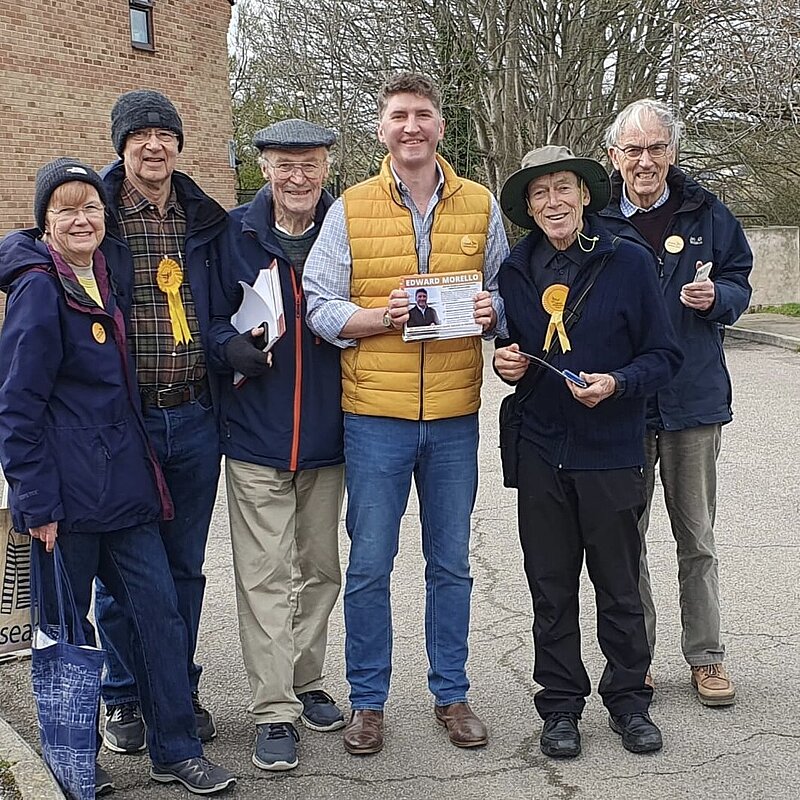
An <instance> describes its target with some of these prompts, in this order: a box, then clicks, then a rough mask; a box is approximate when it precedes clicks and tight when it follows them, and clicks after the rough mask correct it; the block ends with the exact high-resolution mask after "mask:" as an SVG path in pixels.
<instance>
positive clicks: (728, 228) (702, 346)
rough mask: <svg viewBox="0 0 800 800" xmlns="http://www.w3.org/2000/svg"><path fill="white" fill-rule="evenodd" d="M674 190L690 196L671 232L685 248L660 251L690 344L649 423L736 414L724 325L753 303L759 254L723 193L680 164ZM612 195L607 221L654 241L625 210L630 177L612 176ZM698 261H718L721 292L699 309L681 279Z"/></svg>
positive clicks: (687, 422) (673, 305)
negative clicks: (683, 295) (687, 302)
mask: <svg viewBox="0 0 800 800" xmlns="http://www.w3.org/2000/svg"><path fill="white" fill-rule="evenodd" d="M667 183H668V184H669V187H670V191H672V192H679V193H680V194H681V196H682V197H683V202H682V203H681V206H680V208H679V209H678V210H677V211H676V212H675V215H674V216H673V218H672V222H671V223H670V224H669V225H668V226H667V230H666V232H665V234H664V238H665V239H666V238H667V236H674V235H677V236H680V237H681V239H683V249H682V250H681V251H680V252H679V253H668V252H666V250H665V249H664V248H663V247H662V250H661V252H660V253H655V254H654V255H655V256H656V259H657V261H658V266H659V277H660V280H661V291H662V293H663V295H664V300H665V302H666V306H667V313H668V314H669V317H670V320H671V321H672V325H673V327H674V328H675V333H676V335H677V337H678V342H679V343H680V345H681V347H682V349H683V352H684V361H683V366H682V367H681V369H680V371H679V372H678V374H677V375H676V376H675V378H674V379H673V380H672V382H671V383H670V384H669V385H668V386H666V387H664V388H663V389H660V390H659V392H658V393H657V394H656V395H655V397H653V398H651V399H650V402H649V403H648V406H647V427H648V428H650V429H651V430H660V429H665V430H668V431H678V430H683V429H685V428H693V427H695V426H697V425H712V424H716V423H723V424H724V423H726V422H730V421H731V418H732V411H731V379H730V375H729V374H728V368H727V366H726V365H725V353H724V351H723V349H722V340H723V335H724V327H723V326H724V325H733V323H734V322H736V320H737V319H739V317H740V316H741V315H742V313H744V311H745V310H746V309H747V307H748V305H749V303H750V295H751V293H752V289H751V288H750V283H749V275H750V270H751V269H752V267H753V254H752V252H751V251H750V245H749V244H748V243H747V239H746V238H745V235H744V231H743V230H742V226H741V225H740V224H739V221H738V220H737V219H736V217H734V216H733V214H731V212H730V211H729V210H728V208H727V207H726V206H725V205H724V204H723V203H721V202H720V201H719V200H718V199H717V197H716V196H715V195H713V194H712V193H711V192H709V191H707V190H706V189H704V188H703V187H702V186H700V184H699V183H697V182H696V181H694V180H692V179H691V178H690V177H688V176H687V175H686V174H685V173H684V172H682V171H681V170H679V169H678V168H677V167H674V166H672V167H670V168H669V172H668V174H667ZM611 185H612V198H611V202H610V203H609V205H608V206H607V207H606V208H605V209H604V210H603V211H601V212H600V215H601V216H602V218H603V220H604V222H605V223H606V225H607V226H608V227H609V228H610V229H611V230H612V231H614V233H616V234H617V235H618V236H623V237H626V238H629V239H631V240H632V241H635V242H637V243H638V244H641V245H642V246H644V247H646V248H647V249H648V250H649V251H650V252H652V248H650V246H649V245H648V243H647V242H646V240H645V239H644V238H643V237H642V236H641V234H640V233H639V232H638V231H637V230H636V228H635V227H634V225H633V223H631V222H629V221H628V220H627V219H626V218H625V217H623V216H622V212H621V211H620V210H619V198H620V194H621V192H622V177H621V176H620V174H619V172H614V174H613V175H612V176H611ZM698 261H702V262H703V263H705V262H707V261H710V262H711V263H712V264H713V266H712V269H711V280H712V281H714V289H715V292H716V299H715V301H714V305H713V306H712V307H711V309H709V310H708V311H705V312H701V311H694V310H693V309H691V308H686V306H684V305H683V304H682V303H681V301H680V292H681V287H682V286H683V285H684V284H686V283H690V282H691V281H693V280H694V274H695V266H696V264H697V262H698Z"/></svg>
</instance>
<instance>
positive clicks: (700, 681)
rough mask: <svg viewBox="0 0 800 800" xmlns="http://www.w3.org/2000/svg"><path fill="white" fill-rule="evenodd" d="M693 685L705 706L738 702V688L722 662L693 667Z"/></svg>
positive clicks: (698, 697) (728, 704) (727, 704)
mask: <svg viewBox="0 0 800 800" xmlns="http://www.w3.org/2000/svg"><path fill="white" fill-rule="evenodd" d="M692 686H694V688H695V689H697V699H698V700H699V701H700V702H701V703H702V704H703V705H704V706H730V705H733V703H735V702H736V689H735V688H734V686H733V681H732V680H731V679H730V678H729V677H728V673H727V672H726V671H725V667H723V666H722V664H708V665H706V666H703V667H692Z"/></svg>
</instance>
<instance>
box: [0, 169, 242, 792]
mask: <svg viewBox="0 0 800 800" xmlns="http://www.w3.org/2000/svg"><path fill="white" fill-rule="evenodd" d="M104 206H105V191H104V186H103V182H102V179H101V178H100V176H99V175H98V174H97V173H96V172H95V171H94V170H93V169H92V168H91V167H89V166H88V165H86V164H83V163H81V162H80V161H78V160H76V159H73V158H59V159H56V160H55V161H52V162H50V163H48V164H46V165H44V166H43V167H42V168H41V169H40V170H39V172H38V174H37V176H36V187H35V198H34V216H35V219H36V225H37V227H36V228H33V229H30V230H20V231H14V232H12V233H10V234H9V235H8V236H7V237H6V238H5V239H3V241H2V242H0V288H2V291H3V292H5V293H6V294H7V295H8V298H7V302H6V316H5V323H4V325H3V328H2V332H0V376H2V378H1V379H0V462H2V467H3V471H4V473H5V477H6V480H7V483H8V488H9V505H10V508H11V514H12V518H13V522H14V527H15V529H16V530H18V531H21V532H27V533H29V534H30V535H31V537H32V538H33V540H34V541H33V543H32V544H33V547H32V552H31V558H32V560H34V564H35V566H37V567H38V569H37V570H34V575H39V576H41V577H40V578H38V579H35V580H34V581H33V583H34V585H33V586H32V589H33V592H34V594H35V596H37V597H38V598H40V600H41V604H42V606H43V610H44V620H40V623H41V624H42V625H45V623H46V622H50V623H55V622H57V621H58V614H57V613H56V611H55V609H56V608H57V602H56V592H57V587H56V581H57V578H56V575H57V574H58V573H57V571H56V570H55V565H54V559H55V556H54V555H53V551H54V550H55V549H56V547H57V548H58V552H59V556H60V560H61V562H62V563H63V565H64V568H65V570H64V571H65V577H66V581H67V582H68V584H69V587H70V588H71V590H72V594H73V596H74V599H75V605H76V608H77V619H79V620H80V627H81V629H82V630H81V631H76V630H71V631H70V640H71V641H73V642H75V641H77V643H78V644H80V643H81V641H82V639H85V640H86V641H87V642H89V643H92V644H93V643H94V642H95V634H94V630H93V628H92V626H91V624H90V623H89V621H88V619H87V616H88V613H89V605H90V602H91V597H92V583H93V581H94V578H95V576H97V577H99V578H100V579H101V580H102V581H103V583H104V584H105V586H106V587H107V588H108V589H109V590H110V591H111V593H112V594H113V595H114V597H115V598H116V599H117V601H118V602H119V603H120V604H121V605H122V606H123V608H124V609H125V613H126V615H128V616H129V617H130V618H132V619H134V620H135V621H136V625H134V626H133V630H134V632H135V635H136V636H137V638H138V642H137V648H136V650H137V656H138V657H137V659H136V661H137V663H136V665H135V670H136V677H137V680H138V682H139V683H138V685H139V686H140V687H142V688H143V691H142V710H143V712H144V716H145V719H146V721H147V733H148V739H149V746H150V755H151V758H153V760H154V762H156V763H154V764H153V768H152V770H151V775H153V776H154V777H155V775H163V774H165V773H168V774H169V775H170V776H172V775H176V774H180V775H184V774H188V773H196V774H201V775H203V776H209V775H213V776H214V781H213V783H211V784H210V785H209V782H208V781H206V782H205V783H204V785H203V786H202V787H199V788H200V789H201V790H202V793H204V794H210V793H212V792H214V791H221V790H222V789H224V788H227V787H228V786H230V785H231V784H232V783H234V782H235V778H234V777H233V775H231V774H230V773H229V772H228V771H227V770H224V769H222V768H221V767H217V766H216V765H213V764H210V762H208V761H207V760H206V759H204V758H203V755H202V753H203V751H202V745H201V744H200V741H199V739H198V738H197V735H196V731H195V718H194V710H193V707H192V700H191V691H190V688H189V683H188V678H187V676H186V672H185V670H182V669H176V668H175V665H177V664H182V663H183V662H184V661H185V657H186V656H185V652H186V646H187V645H186V629H185V626H184V623H183V620H182V619H181V617H180V615H179V613H178V608H177V602H176V599H175V590H174V584H173V581H172V577H171V575H170V572H169V567H168V564H167V558H166V554H165V552H164V546H163V543H162V541H161V536H160V534H159V530H158V521H159V520H160V519H162V518H170V517H171V516H172V501H171V499H170V497H169V493H168V492H167V490H166V485H165V482H164V478H163V475H162V473H161V470H160V468H159V466H158V462H157V461H156V458H155V456H154V454H153V449H152V447H151V445H150V443H149V440H148V438H147V435H146V432H145V428H144V423H143V420H142V417H141V412H140V403H139V392H138V388H137V385H136V381H135V377H134V375H133V371H132V369H131V368H130V367H129V356H128V347H127V340H126V325H125V320H124V318H123V315H122V312H121V311H120V309H119V307H118V305H117V299H116V297H115V295H114V291H113V286H112V284H111V280H110V278H109V265H108V264H107V263H106V260H105V257H104V256H103V254H102V252H101V251H100V249H99V247H100V244H101V242H102V241H103V238H104V236H105V207H104ZM75 627H77V626H75ZM97 712H98V713H96V714H95V720H97V717H98V716H99V707H98V708H97ZM98 741H99V739H98ZM43 751H44V756H45V759H46V760H49V761H50V762H52V763H51V764H50V765H51V767H52V768H53V772H54V773H55V775H56V777H57V778H58V780H59V781H60V782H61V783H62V784H63V785H64V786H65V788H67V789H68V791H69V793H70V795H71V796H75V797H90V796H92V797H93V796H95V795H96V794H102V793H104V792H106V791H108V790H110V789H111V788H113V784H112V782H111V780H110V778H109V777H108V775H107V774H106V772H105V771H104V770H103V769H102V768H101V767H100V766H99V765H96V767H95V769H91V767H90V766H89V765H87V768H86V769H78V768H75V767H76V765H75V764H70V765H69V767H70V768H64V766H63V765H62V764H61V762H60V759H58V758H56V757H54V756H52V755H51V751H50V750H49V749H48V748H46V747H43ZM187 765H188V766H187ZM154 773H155V775H154ZM156 779H157V780H158V779H159V778H156ZM181 782H182V783H184V785H185V786H187V788H189V789H190V791H197V790H198V787H197V786H193V785H192V782H191V780H189V781H181Z"/></svg>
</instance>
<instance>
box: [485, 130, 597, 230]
mask: <svg viewBox="0 0 800 800" xmlns="http://www.w3.org/2000/svg"><path fill="white" fill-rule="evenodd" d="M553 172H574V173H575V174H576V175H577V176H578V177H579V178H581V179H583V182H584V183H585V184H586V188H587V189H588V190H589V195H590V198H591V199H590V201H589V205H587V206H586V208H585V209H584V211H585V212H586V213H587V214H590V213H592V212H593V211H599V210H600V209H601V208H605V207H606V206H607V205H608V201H609V200H610V199H611V182H610V180H609V178H608V173H607V172H606V170H605V167H604V166H603V165H602V164H601V163H600V162H599V161H595V160H594V159H592V158H577V157H576V156H575V155H573V153H572V150H570V149H569V148H568V147H562V146H560V145H554V144H549V145H547V146H546V147H539V148H537V149H536V150H531V151H530V152H529V153H526V154H525V158H523V159H522V168H521V169H518V170H517V171H516V172H514V173H513V174H511V175H510V176H509V177H508V179H507V180H506V182H505V183H504V184H503V188H502V190H501V192H500V207H501V208H502V209H503V213H504V214H505V215H506V216H507V217H508V218H509V219H510V220H511V221H512V222H513V223H514V224H515V225H519V227H520V228H527V229H528V230H531V229H533V228H535V227H536V223H535V222H534V221H533V218H532V217H531V215H530V214H529V213H528V184H529V183H530V182H531V181H532V180H534V178H538V177H539V176H540V175H549V174H551V173H553Z"/></svg>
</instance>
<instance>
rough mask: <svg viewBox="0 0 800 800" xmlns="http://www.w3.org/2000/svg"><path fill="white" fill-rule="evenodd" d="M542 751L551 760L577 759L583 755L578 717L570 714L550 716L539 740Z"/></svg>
mask: <svg viewBox="0 0 800 800" xmlns="http://www.w3.org/2000/svg"><path fill="white" fill-rule="evenodd" d="M539 747H540V748H541V751H542V752H543V753H544V754H545V755H546V756H549V757H550V758H575V756H579V755H580V753H581V734H580V732H579V731H578V715H577V714H571V713H568V712H556V713H555V714H548V716H547V718H546V719H545V721H544V727H543V728H542V735H541V738H540V739H539Z"/></svg>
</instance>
